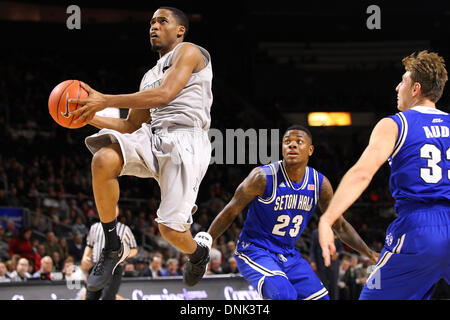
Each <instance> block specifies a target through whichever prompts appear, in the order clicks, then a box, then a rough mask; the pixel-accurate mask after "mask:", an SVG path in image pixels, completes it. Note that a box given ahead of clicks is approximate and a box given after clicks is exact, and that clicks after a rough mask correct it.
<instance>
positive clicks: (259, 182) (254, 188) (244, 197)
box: [208, 167, 266, 241]
mask: <svg viewBox="0 0 450 320" xmlns="http://www.w3.org/2000/svg"><path fill="white" fill-rule="evenodd" d="M265 188H266V174H265V173H264V170H262V169H261V168H259V167H257V168H255V169H253V170H252V171H251V172H250V174H249V175H248V176H247V178H245V179H244V181H242V183H241V184H240V185H239V187H238V188H237V189H236V191H235V193H234V196H233V198H232V199H231V201H230V202H229V203H228V204H227V205H226V206H225V207H224V208H223V209H222V211H221V212H220V213H219V214H218V215H217V216H216V218H215V219H214V221H213V222H212V223H211V226H210V227H209V229H208V233H209V234H210V235H211V237H212V238H213V241H215V240H216V239H217V238H218V237H220V236H221V235H222V234H223V233H224V232H225V230H227V229H228V228H229V227H230V225H231V224H232V223H233V221H234V219H235V218H236V217H237V215H238V214H239V212H241V211H242V210H243V209H244V208H245V207H246V206H247V205H248V204H249V203H250V202H251V201H252V200H253V199H254V198H255V197H257V196H260V195H262V194H263V193H264V190H265Z"/></svg>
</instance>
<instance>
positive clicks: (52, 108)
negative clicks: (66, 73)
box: [48, 80, 88, 129]
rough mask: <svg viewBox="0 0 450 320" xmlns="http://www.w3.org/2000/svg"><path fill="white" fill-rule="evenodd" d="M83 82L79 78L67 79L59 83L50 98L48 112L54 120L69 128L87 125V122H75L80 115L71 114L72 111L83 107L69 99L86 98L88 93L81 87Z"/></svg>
mask: <svg viewBox="0 0 450 320" xmlns="http://www.w3.org/2000/svg"><path fill="white" fill-rule="evenodd" d="M82 83H83V82H81V81H78V80H66V81H63V82H61V83H60V84H58V85H57V86H56V87H55V88H54V89H53V90H52V92H51V93H50V97H49V98H48V112H49V113H50V115H51V116H52V118H53V120H55V122H56V123H57V124H59V125H60V126H63V127H65V128H69V129H77V128H81V127H83V126H85V125H86V124H87V122H80V123H75V122H74V121H75V120H76V118H77V117H78V116H71V115H69V112H72V111H74V110H76V109H78V108H81V107H82V105H81V104H77V103H69V102H68V101H69V99H84V98H87V97H88V93H87V91H86V90H84V89H83V88H82V87H81V84H82Z"/></svg>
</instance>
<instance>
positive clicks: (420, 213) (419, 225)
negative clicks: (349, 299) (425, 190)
mask: <svg viewBox="0 0 450 320" xmlns="http://www.w3.org/2000/svg"><path fill="white" fill-rule="evenodd" d="M449 236H450V207H446V208H445V207H434V208H428V209H419V210H415V211H412V212H408V213H400V214H399V217H398V218H397V219H396V220H394V221H393V222H392V223H391V224H390V226H389V227H388V229H387V231H386V241H385V245H384V248H383V250H382V251H381V254H380V258H379V260H378V262H377V263H376V265H375V268H374V270H373V271H372V273H371V274H370V277H369V278H368V280H367V282H366V284H365V286H364V288H363V290H362V292H361V295H360V300H409V299H413V300H428V299H430V296H431V294H432V290H433V287H434V284H436V282H438V281H439V280H440V279H442V278H443V279H445V280H446V281H447V283H449V282H450V237H449Z"/></svg>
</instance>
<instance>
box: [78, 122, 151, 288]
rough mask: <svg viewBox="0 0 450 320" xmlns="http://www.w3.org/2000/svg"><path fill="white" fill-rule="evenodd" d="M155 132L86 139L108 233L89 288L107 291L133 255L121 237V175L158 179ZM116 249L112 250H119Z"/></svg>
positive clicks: (102, 133) (145, 130) (143, 130)
mask: <svg viewBox="0 0 450 320" xmlns="http://www.w3.org/2000/svg"><path fill="white" fill-rule="evenodd" d="M153 138H154V137H153V136H152V132H151V130H150V128H149V126H145V125H143V126H142V127H141V128H140V129H138V130H137V131H135V132H134V133H132V134H121V133H119V132H117V131H114V130H110V129H102V130H100V131H99V132H98V133H97V134H94V135H92V136H89V137H87V138H86V140H85V143H86V146H87V147H88V149H89V150H90V151H91V152H92V153H93V154H94V157H93V159H92V184H93V190H94V197H95V202H96V205H97V209H98V213H99V216H100V220H101V222H102V225H103V230H104V231H105V240H106V241H105V250H103V251H102V256H101V257H100V259H99V262H98V263H97V264H96V265H95V266H94V268H93V270H92V272H91V273H90V274H89V278H88V282H87V289H88V290H90V291H98V290H100V289H103V288H104V286H105V285H106V284H107V283H108V281H109V280H110V278H111V277H112V274H113V271H114V269H115V268H116V267H117V265H118V264H119V263H120V262H122V261H123V260H125V259H126V257H127V256H128V255H129V251H130V249H129V247H128V245H127V244H126V243H125V242H124V243H120V241H119V237H118V236H117V230H116V229H115V226H116V216H115V215H116V205H117V202H118V200H119V194H120V189H119V183H118V180H117V177H118V176H119V175H132V176H136V177H141V178H156V177H157V171H158V161H157V159H156V157H155V155H154V149H153V140H154V139H153ZM118 244H119V246H120V248H119V249H117V250H113V249H111V248H114V249H115V248H118Z"/></svg>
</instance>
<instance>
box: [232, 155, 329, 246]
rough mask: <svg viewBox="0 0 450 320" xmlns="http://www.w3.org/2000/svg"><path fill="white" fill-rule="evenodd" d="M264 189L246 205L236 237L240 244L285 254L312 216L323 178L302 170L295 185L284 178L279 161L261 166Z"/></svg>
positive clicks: (311, 170)
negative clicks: (299, 180)
mask: <svg viewBox="0 0 450 320" xmlns="http://www.w3.org/2000/svg"><path fill="white" fill-rule="evenodd" d="M260 168H261V169H263V170H264V172H265V174H266V189H265V191H264V193H263V194H262V195H261V196H258V197H256V198H255V199H253V201H252V202H250V205H249V209H248V212H247V218H246V220H245V222H244V226H243V228H242V232H241V234H240V236H239V242H240V244H241V245H242V246H243V247H244V248H245V246H246V243H252V244H254V245H257V246H259V247H262V248H266V249H268V250H270V251H272V252H275V253H281V254H288V253H290V252H291V251H292V250H295V242H296V241H297V239H298V238H299V237H300V235H301V233H302V232H303V230H304V229H305V227H306V225H307V224H308V221H309V219H310V218H311V216H312V215H313V213H314V210H315V208H316V205H317V202H318V200H319V195H320V191H321V186H322V181H323V175H322V174H321V173H320V172H318V171H316V170H315V169H313V168H311V167H306V168H305V175H304V177H303V181H301V182H299V183H295V182H293V181H291V180H290V179H289V177H288V175H287V172H286V168H285V167H284V164H283V161H278V162H273V163H271V164H268V165H265V166H261V167H260Z"/></svg>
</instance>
